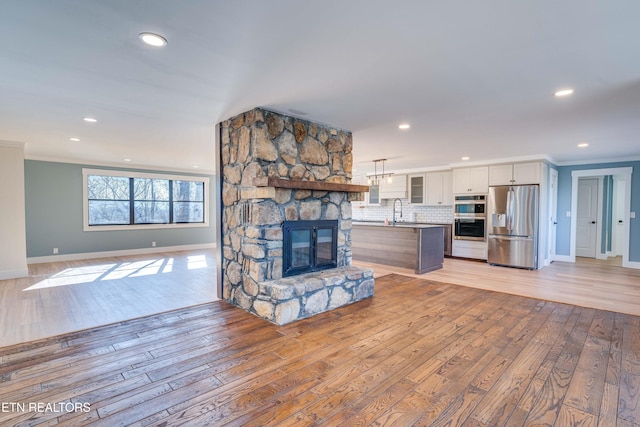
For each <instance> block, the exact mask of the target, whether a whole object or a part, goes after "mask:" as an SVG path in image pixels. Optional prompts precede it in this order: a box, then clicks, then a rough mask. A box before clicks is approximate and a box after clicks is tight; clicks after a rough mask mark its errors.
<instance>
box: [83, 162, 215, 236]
mask: <svg viewBox="0 0 640 427" xmlns="http://www.w3.org/2000/svg"><path fill="white" fill-rule="evenodd" d="M89 175H102V176H116V177H126V178H151V179H162V180H170V181H193V182H202V183H203V185H204V188H203V199H204V200H203V202H202V208H203V213H202V216H203V222H180V223H168V224H160V223H155V224H118V225H89V188H88V177H89ZM208 194H209V178H208V177H204V176H194V175H171V174H161V173H151V172H134V171H125V170H116V169H89V168H83V169H82V223H83V230H84V231H124V230H150V229H158V228H164V229H171V228H194V227H209V208H208V206H207V203H209V200H208V197H207V196H208ZM131 203H133V201H132V202H131ZM131 208H133V206H131ZM169 209H170V211H171V209H172V206H171V205H170V207H169ZM171 219H172V218H171V216H170V220H171Z"/></svg>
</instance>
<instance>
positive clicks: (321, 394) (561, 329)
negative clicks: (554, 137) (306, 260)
mask: <svg viewBox="0 0 640 427" xmlns="http://www.w3.org/2000/svg"><path fill="white" fill-rule="evenodd" d="M426 279H430V276H429V277H425V278H414V277H409V276H403V275H397V274H392V275H387V276H384V277H379V278H378V279H377V280H376V289H375V296H374V297H373V298H369V299H367V300H364V301H360V302H358V303H355V304H351V305H349V306H345V307H341V308H339V309H337V310H334V311H331V312H328V313H323V314H320V315H317V316H314V317H312V318H309V319H305V320H302V321H299V322H296V323H293V324H290V325H286V326H274V325H272V324H270V323H268V322H266V321H264V320H262V319H259V318H257V317H255V316H253V315H251V314H248V313H246V312H244V311H243V310H241V309H238V308H235V307H232V306H230V305H228V304H226V303H224V302H222V301H215V302H212V303H207V304H203V305H199V306H195V307H191V308H186V309H181V310H177V311H172V312H168V313H164V314H159V315H155V316H149V317H145V318H140V319H137V320H132V321H126V322H120V323H117V324H115V325H110V326H105V327H101V328H94V329H90V330H86V331H82V332H77V333H72V334H67V335H62V336H58V337H55V338H49V339H44V340H40V341H35V342H30V343H26V344H22V345H16V346H12V347H5V348H2V349H0V402H2V403H3V404H5V405H4V406H3V408H2V411H0V425H2V426H9V425H48V426H51V425H58V426H82V425H94V426H109V427H113V426H120V425H134V426H143V425H154V426H174V425H185V426H220V425H230V426H274V425H278V426H296V427H299V426H320V425H323V426H324V425H326V426H338V425H342V426H364V425H397V426H409V425H418V426H445V425H446V426H476V427H477V426H502V425H504V426H520V425H527V426H534V425H535V426H539V425H555V426H562V427H565V426H618V427H638V426H640V317H638V316H632V315H628V314H621V313H614V312H611V311H602V310H596V309H593V308H583V307H578V306H574V305H567V304H561V303H556V302H548V301H544V300H540V299H534V298H528V297H522V296H516V295H510V294H506V293H498V292H492V291H486V290H481V289H475V288H471V287H465V286H458V285H454V284H450V283H444V282H440V281H434V280H426ZM505 282H508V280H507V279H505ZM60 403H67V405H66V406H65V405H64V404H63V405H60ZM10 404H14V406H13V407H11V406H10ZM20 404H21V405H23V407H22V408H21V407H20V406H18V405H20ZM30 404H33V405H34V406H33V408H30V406H29V405H30ZM47 404H49V405H50V408H47V407H46V405H47ZM74 404H75V405H77V407H78V408H79V409H78V410H72V409H73V408H74V406H73V405H74ZM38 405H40V406H38ZM23 409H24V410H23ZM47 409H52V410H53V409H61V411H60V412H52V411H48V410H47ZM67 410H68V412H67Z"/></svg>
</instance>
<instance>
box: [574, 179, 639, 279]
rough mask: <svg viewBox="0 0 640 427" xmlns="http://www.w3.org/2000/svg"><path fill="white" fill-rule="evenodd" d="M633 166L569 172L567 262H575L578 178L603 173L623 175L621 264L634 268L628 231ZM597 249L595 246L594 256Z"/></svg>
mask: <svg viewBox="0 0 640 427" xmlns="http://www.w3.org/2000/svg"><path fill="white" fill-rule="evenodd" d="M632 172H633V168H631V167H625V168H604V169H585V170H574V171H572V172H571V246H570V248H569V260H568V261H569V262H576V228H577V220H576V219H577V215H578V180H579V179H580V178H587V177H593V178H596V177H602V176H604V175H624V176H625V191H624V194H625V196H624V199H625V200H624V224H623V229H624V230H623V233H622V237H623V242H622V266H623V267H629V268H634V267H633V266H632V265H631V264H630V263H629V233H630V229H631V227H630V220H631V216H630V212H631V173H632ZM598 252H599V250H598V248H596V257H597V254H598Z"/></svg>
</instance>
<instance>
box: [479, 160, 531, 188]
mask: <svg viewBox="0 0 640 427" xmlns="http://www.w3.org/2000/svg"><path fill="white" fill-rule="evenodd" d="M540 171H541V165H540V162H530V163H514V164H506V165H493V166H489V185H513V184H518V185H520V184H539V183H540V175H541V173H540Z"/></svg>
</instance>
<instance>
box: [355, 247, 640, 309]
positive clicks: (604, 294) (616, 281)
mask: <svg viewBox="0 0 640 427" xmlns="http://www.w3.org/2000/svg"><path fill="white" fill-rule="evenodd" d="M619 263H620V261H619V258H618V259H616V258H612V259H611V260H610V261H606V260H603V261H601V260H594V259H589V258H577V260H576V263H575V264H573V263H566V262H554V263H552V264H551V265H550V266H548V267H545V268H543V269H540V270H533V271H532V270H522V269H517V268H508V267H497V266H492V265H489V264H487V263H485V262H477V261H469V260H463V259H456V258H445V260H444V268H442V269H441V270H436V271H433V272H431V273H427V274H423V275H416V274H414V273H413V270H408V269H403V268H399V267H390V266H385V265H379V264H369V263H365V262H360V261H354V262H353V264H354V265H359V266H363V267H371V268H373V269H374V272H375V275H376V276H380V275H384V274H389V273H399V274H403V275H407V276H412V277H423V278H425V279H429V280H440V281H442V282H447V283H454V284H457V285H462V286H469V287H473V288H477V289H486V290H491V291H497V292H507V293H511V294H514V295H521V296H527V297H532V298H540V299H545V300H550V301H556V302H562V303H567V304H575V305H579V306H582V307H591V308H597V309H600V310H609V311H615V312H619V313H627V314H634V315H640V270H638V269H629V268H621V267H619V265H620V264H619Z"/></svg>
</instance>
